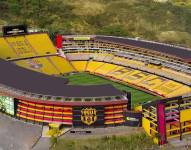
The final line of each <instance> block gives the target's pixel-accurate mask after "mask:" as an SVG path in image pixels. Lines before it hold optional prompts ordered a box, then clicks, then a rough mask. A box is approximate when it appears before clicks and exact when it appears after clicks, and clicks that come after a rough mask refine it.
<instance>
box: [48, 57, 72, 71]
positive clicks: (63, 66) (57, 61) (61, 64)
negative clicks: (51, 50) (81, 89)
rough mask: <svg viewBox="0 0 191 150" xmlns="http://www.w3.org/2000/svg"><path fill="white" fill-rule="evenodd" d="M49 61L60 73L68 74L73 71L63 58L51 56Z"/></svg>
mask: <svg viewBox="0 0 191 150" xmlns="http://www.w3.org/2000/svg"><path fill="white" fill-rule="evenodd" d="M50 60H51V61H52V63H54V65H55V66H56V67H57V69H58V70H59V71H60V73H68V72H73V71H74V68H73V67H72V66H71V64H70V63H69V62H68V61H67V60H66V59H65V58H62V57H59V56H52V57H50Z"/></svg>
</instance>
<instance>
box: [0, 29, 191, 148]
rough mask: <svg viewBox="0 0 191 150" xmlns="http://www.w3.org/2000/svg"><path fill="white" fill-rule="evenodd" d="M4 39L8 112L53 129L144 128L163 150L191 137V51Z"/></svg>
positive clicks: (141, 43)
mask: <svg viewBox="0 0 191 150" xmlns="http://www.w3.org/2000/svg"><path fill="white" fill-rule="evenodd" d="M3 31H4V36H3V37H1V38H0V68H1V76H0V85H1V86H0V95H1V96H0V108H1V111H2V112H4V113H6V114H8V115H10V116H12V117H14V118H16V119H20V120H23V121H27V122H32V123H41V124H45V125H47V124H50V123H56V124H62V125H64V126H70V127H83V128H85V127H107V126H116V127H117V126H119V125H124V126H140V127H141V126H142V127H143V128H144V129H145V132H146V133H147V134H148V135H149V136H151V137H152V138H153V139H154V141H155V142H156V143H158V144H160V145H162V144H165V143H167V142H168V140H170V139H171V138H176V137H178V138H180V140H181V139H182V138H184V136H185V135H187V134H191V116H190V114H191V87H190V86H191V49H188V48H183V47H177V46H173V45H168V44H162V43H157V42H151V41H145V40H140V39H131V38H123V37H114V36H102V35H59V34H58V35H56V37H55V46H54V44H53V43H52V41H51V40H50V38H49V36H48V34H47V33H38V32H37V33H29V32H27V29H26V27H25V26H12V27H11V26H8V27H4V29H3ZM18 33H19V34H18Z"/></svg>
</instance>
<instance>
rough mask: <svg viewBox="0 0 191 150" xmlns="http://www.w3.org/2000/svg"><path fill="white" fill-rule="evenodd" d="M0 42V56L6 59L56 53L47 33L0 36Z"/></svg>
mask: <svg viewBox="0 0 191 150" xmlns="http://www.w3.org/2000/svg"><path fill="white" fill-rule="evenodd" d="M36 41H38V42H36ZM44 43H46V44H44ZM0 44H1V50H0V58H2V59H8V60H13V59H19V58H28V57H36V56H43V55H50V54H56V53H57V50H56V48H55V47H54V45H53V44H52V42H51V41H50V38H49V36H48V35H47V33H34V34H29V35H15V36H11V37H9V36H7V37H0Z"/></svg>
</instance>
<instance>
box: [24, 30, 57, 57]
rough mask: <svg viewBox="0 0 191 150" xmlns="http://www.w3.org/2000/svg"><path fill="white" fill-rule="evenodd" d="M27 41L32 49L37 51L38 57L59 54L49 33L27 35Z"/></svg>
mask: <svg viewBox="0 0 191 150" xmlns="http://www.w3.org/2000/svg"><path fill="white" fill-rule="evenodd" d="M26 39H27V40H28V42H29V43H30V45H31V46H32V48H33V49H35V50H36V52H37V53H38V56H42V55H47V54H55V53H56V52H57V50H56V48H55V47H54V45H53V43H52V41H51V40H50V38H49V36H48V34H47V33H39V34H29V35H26Z"/></svg>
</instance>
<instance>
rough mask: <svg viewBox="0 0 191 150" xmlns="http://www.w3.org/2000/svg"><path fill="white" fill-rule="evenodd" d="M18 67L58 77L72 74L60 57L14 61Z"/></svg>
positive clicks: (69, 67) (68, 65) (66, 63)
mask: <svg viewBox="0 0 191 150" xmlns="http://www.w3.org/2000/svg"><path fill="white" fill-rule="evenodd" d="M14 63H15V64H17V65H18V66H21V67H24V68H27V69H30V70H34V71H37V72H41V73H44V74H48V75H59V74H65V73H68V72H73V71H74V69H73V68H72V66H71V65H70V63H69V62H68V61H67V60H66V59H65V58H62V57H60V56H46V57H39V58H31V59H24V60H18V61H14Z"/></svg>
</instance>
